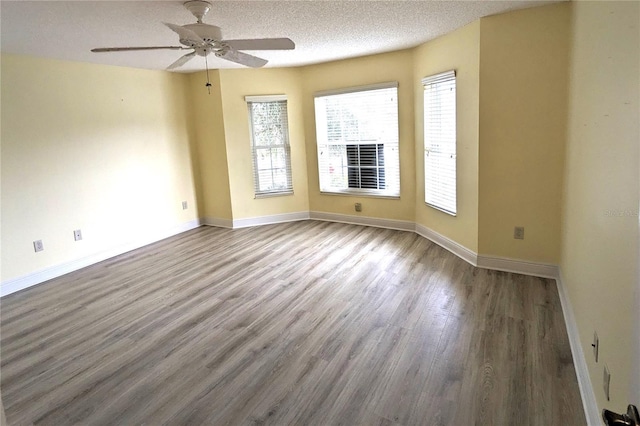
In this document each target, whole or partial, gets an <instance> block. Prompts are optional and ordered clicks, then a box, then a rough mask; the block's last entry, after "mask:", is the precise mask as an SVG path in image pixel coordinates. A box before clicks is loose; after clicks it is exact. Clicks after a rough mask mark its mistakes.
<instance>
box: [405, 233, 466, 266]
mask: <svg viewBox="0 0 640 426" xmlns="http://www.w3.org/2000/svg"><path fill="white" fill-rule="evenodd" d="M415 232H416V234H418V235H420V236H423V237H424V238H426V239H427V240H429V241H432V242H434V243H436V244H437V245H439V246H440V247H442V248H444V249H445V250H448V251H450V252H451V253H453V254H455V255H456V256H458V257H459V258H460V259H462V260H465V261H467V262H468V263H470V264H472V265H473V266H478V254H477V253H475V252H474V251H472V250H469V249H468V248H466V247H465V246H463V245H461V244H459V243H457V242H455V241H453V240H451V239H449V238H447V237H445V236H444V235H442V234H439V233H437V232H436V231H434V230H433V229H430V228H427V227H426V226H424V225H420V224H419V223H416V224H415Z"/></svg>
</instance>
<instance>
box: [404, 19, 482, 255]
mask: <svg viewBox="0 0 640 426" xmlns="http://www.w3.org/2000/svg"><path fill="white" fill-rule="evenodd" d="M479 55H480V23H479V21H476V22H474V23H472V24H469V25H467V26H466V27H464V28H461V29H459V30H457V31H454V32H452V33H450V34H447V35H445V36H442V37H440V38H438V39H436V40H433V41H431V42H429V43H425V44H423V45H422V46H419V47H418V48H416V49H414V52H413V87H414V103H413V109H414V120H415V164H416V185H415V188H416V203H415V207H416V223H419V224H421V225H424V226H426V227H428V228H431V229H433V230H434V231H436V232H438V233H439V234H442V235H444V236H446V237H447V238H449V239H451V240H454V241H455V242H457V243H458V244H462V245H463V246H465V247H467V248H468V249H470V250H473V251H474V252H477V251H478V94H479V89H478V87H479V70H478V67H479ZM451 69H454V70H456V95H457V96H456V103H457V129H456V133H457V163H456V169H457V189H456V191H457V196H458V211H457V215H456V216H455V217H454V216H451V215H449V214H446V213H443V212H441V211H439V210H436V209H434V208H432V207H429V206H427V205H426V204H425V202H424V145H423V141H424V119H423V114H424V103H423V101H424V98H423V96H424V95H423V92H424V88H423V86H422V84H421V83H420V81H421V80H422V79H423V78H424V77H427V76H429V75H433V74H437V73H440V72H443V71H447V70H451Z"/></svg>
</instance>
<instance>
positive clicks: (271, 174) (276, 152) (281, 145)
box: [245, 95, 293, 198]
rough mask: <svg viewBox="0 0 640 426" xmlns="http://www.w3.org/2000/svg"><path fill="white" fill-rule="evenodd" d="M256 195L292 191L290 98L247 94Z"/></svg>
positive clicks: (262, 195)
mask: <svg viewBox="0 0 640 426" xmlns="http://www.w3.org/2000/svg"><path fill="white" fill-rule="evenodd" d="M245 101H246V102H247V106H248V108H249V123H250V126H251V148H252V156H253V179H254V191H255V196H256V198H259V197H264V196H270V195H284V194H292V193H293V184H292V179H291V148H290V146H289V127H288V123H287V121H288V118H287V98H286V96H284V95H278V96H247V97H245Z"/></svg>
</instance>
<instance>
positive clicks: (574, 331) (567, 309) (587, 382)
mask: <svg viewBox="0 0 640 426" xmlns="http://www.w3.org/2000/svg"><path fill="white" fill-rule="evenodd" d="M556 283H557V285H558V295H559V296H560V304H561V305H562V313H563V314H564V322H565V325H566V327H567V334H568V336H569V345H570V346H571V354H572V355H573V366H574V367H575V369H576V376H577V378H578V387H579V388H580V396H581V397H582V405H583V408H584V415H585V417H586V418H587V425H589V426H597V425H601V424H602V419H601V417H600V412H599V410H598V403H597V401H596V395H595V394H594V393H593V386H592V384H591V376H589V368H588V367H587V361H586V358H585V356H584V351H583V350H582V344H581V342H580V334H579V333H578V325H577V324H576V318H575V316H574V315H573V308H572V307H571V302H570V301H569V300H570V299H569V295H568V294H567V289H566V287H565V286H564V283H563V281H562V271H561V270H558V277H557V278H556Z"/></svg>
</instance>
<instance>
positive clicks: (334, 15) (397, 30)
mask: <svg viewBox="0 0 640 426" xmlns="http://www.w3.org/2000/svg"><path fill="white" fill-rule="evenodd" d="M182 3H183V2H182V1H159V0H152V1H87V0H83V1H26V0H21V1H5V0H2V1H0V20H1V22H0V23H1V33H0V35H1V38H0V40H1V46H2V52H3V53H15V54H24V55H32V56H40V57H46V58H55V59H64V60H70V61H80V62H92V63H98V64H109V65H119V66H127V67H134V68H145V69H158V70H161V69H165V68H166V67H167V66H168V65H169V64H171V63H172V62H173V61H174V60H176V59H177V58H178V57H179V56H181V55H183V54H184V52H180V51H171V50H167V51H144V52H117V53H116V52H110V53H92V52H90V50H91V49H92V48H94V47H123V46H156V45H160V46H165V45H177V44H178V40H177V39H178V37H177V35H176V34H175V33H174V32H173V31H171V30H170V29H169V28H167V27H165V26H164V25H162V22H169V23H173V24H179V25H184V24H189V23H194V22H195V18H194V17H193V15H191V13H190V12H189V11H187V10H186V9H185V8H184V7H183V6H182ZM548 3H553V1H526V0H517V1H429V0H414V1H411V0H404V1H371V0H349V1H325V0H316V1H312V0H299V1H269V0H260V1H230V0H213V7H212V8H211V11H210V12H209V14H208V15H207V16H206V18H205V19H204V22H205V23H208V24H214V25H217V26H219V27H221V28H222V31H223V36H224V38H225V39H238V38H261V37H289V38H291V39H292V40H293V41H294V42H295V43H296V49H295V50H293V51H281V52H274V51H267V52H248V53H252V54H255V55H257V56H260V57H263V58H265V59H268V60H269V64H268V65H267V67H290V66H300V65H308V64H314V63H320V62H327V61H332V60H337V59H344V58H352V57H357V56H363V55H369V54H373V53H382V52H389V51H393V50H400V49H405V48H409V47H414V46H417V45H419V44H421V43H424V42H425V41H428V40H431V39H433V38H435V37H438V36H439V35H442V34H446V33H448V32H450V31H453V30H455V29H457V28H460V27H462V26H464V25H466V24H468V23H470V22H473V21H475V20H476V19H478V18H480V17H483V16H488V15H493V14H497V13H502V12H506V11H510V10H515V9H522V8H527V7H532V6H539V5H543V4H548ZM208 58H209V67H210V68H237V67H241V66H240V65H236V64H234V63H231V62H228V61H224V60H222V59H218V58H215V57H213V55H210V56H209V57H208ZM204 66H205V64H204V59H203V58H201V57H197V58H195V59H193V60H192V61H190V62H189V63H188V64H187V65H186V66H184V67H182V68H180V69H179V70H178V71H181V72H193V71H199V70H203V69H204Z"/></svg>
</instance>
